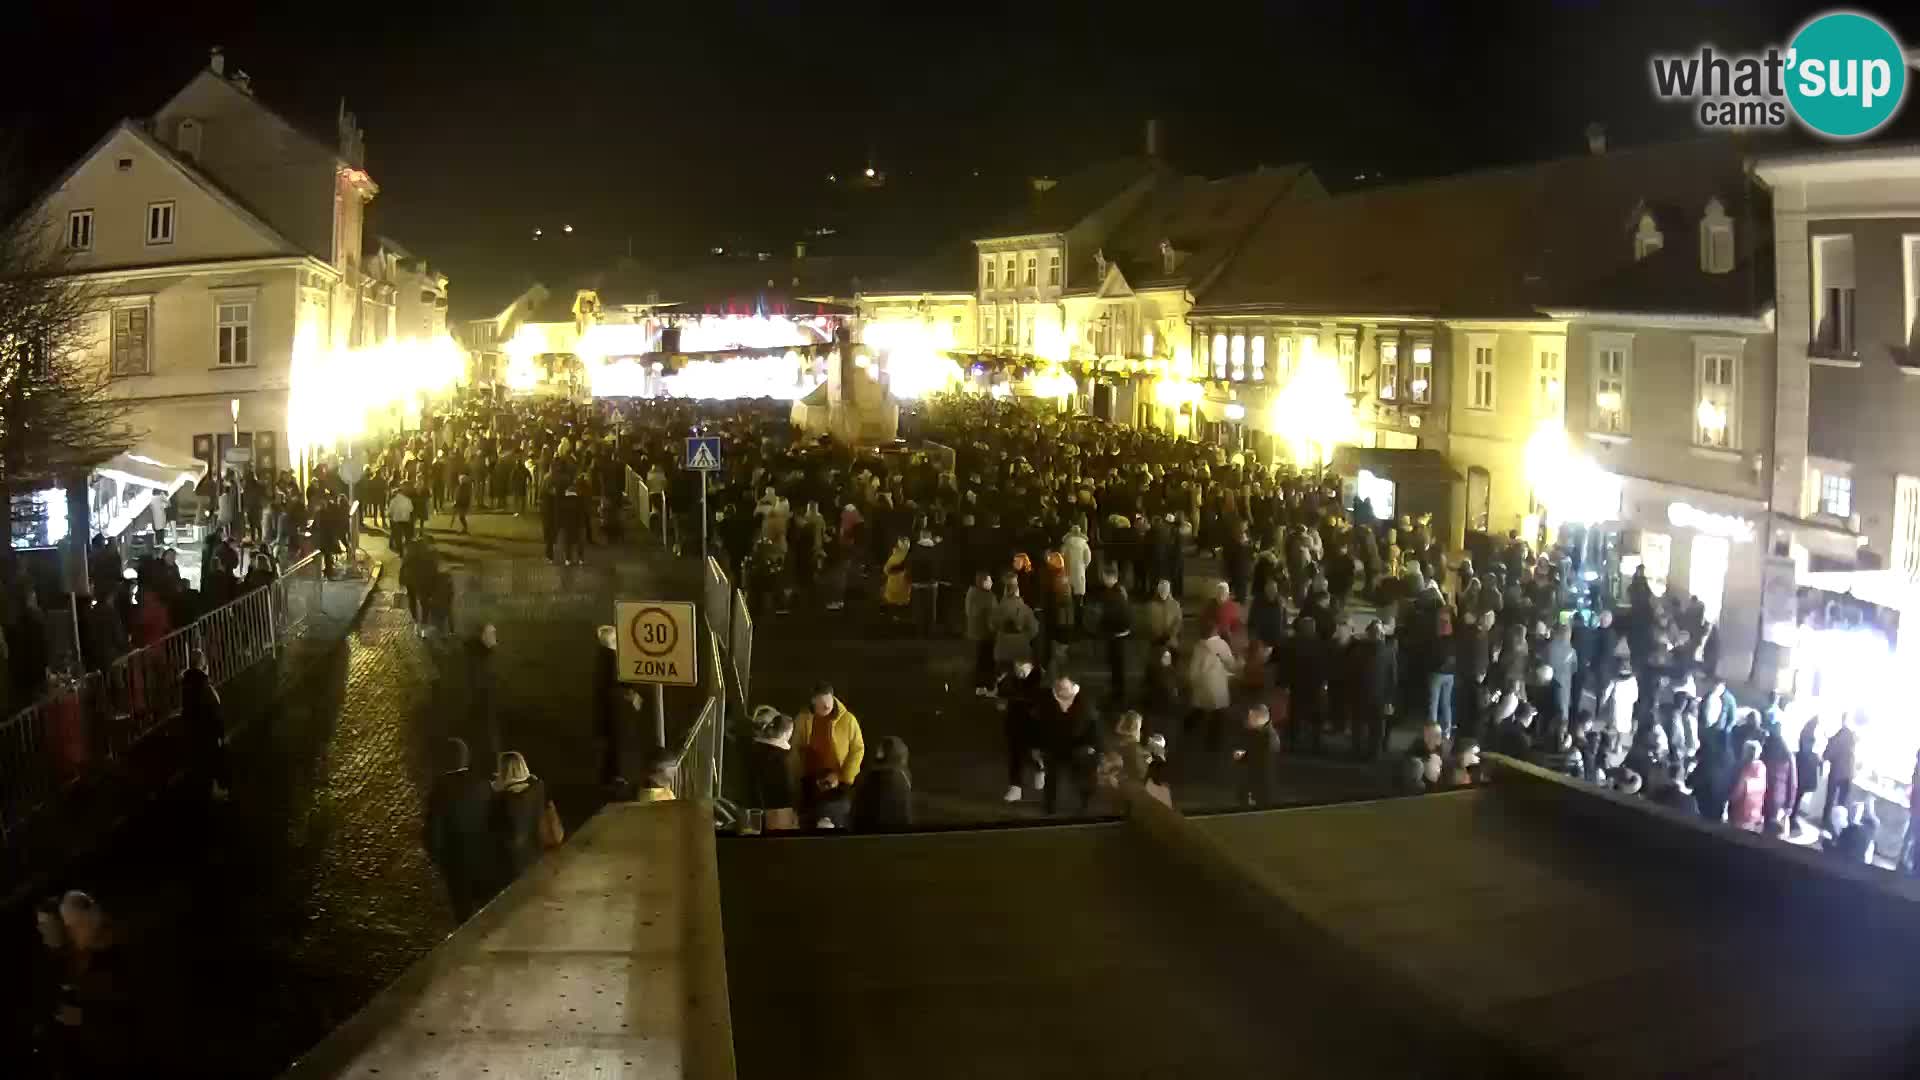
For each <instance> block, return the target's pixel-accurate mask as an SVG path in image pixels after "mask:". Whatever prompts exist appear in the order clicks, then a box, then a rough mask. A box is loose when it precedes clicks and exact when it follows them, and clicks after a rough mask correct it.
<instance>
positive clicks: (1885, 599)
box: [1794, 570, 1920, 615]
mask: <svg viewBox="0 0 1920 1080" xmlns="http://www.w3.org/2000/svg"><path fill="white" fill-rule="evenodd" d="M1794 584H1795V585H1798V586H1800V587H1801V588H1803V589H1819V590H1820V591H1821V592H1830V593H1838V594H1840V595H1843V596H1851V597H1853V598H1854V599H1856V600H1862V601H1865V602H1866V603H1869V604H1872V605H1874V606H1875V607H1883V608H1887V609H1889V610H1892V611H1897V612H1900V613H1901V614H1902V615H1904V614H1906V613H1907V612H1909V611H1920V583H1915V582H1914V581H1913V580H1912V579H1911V578H1908V577H1907V575H1906V574H1904V573H1902V572H1900V571H1898V570H1816V571H1814V572H1812V573H1809V574H1801V575H1800V576H1799V577H1798V578H1797V579H1796V580H1795V581H1794Z"/></svg>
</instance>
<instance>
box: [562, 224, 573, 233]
mask: <svg viewBox="0 0 1920 1080" xmlns="http://www.w3.org/2000/svg"><path fill="white" fill-rule="evenodd" d="M560 231H561V232H572V231H573V226H571V225H562V226H560Z"/></svg>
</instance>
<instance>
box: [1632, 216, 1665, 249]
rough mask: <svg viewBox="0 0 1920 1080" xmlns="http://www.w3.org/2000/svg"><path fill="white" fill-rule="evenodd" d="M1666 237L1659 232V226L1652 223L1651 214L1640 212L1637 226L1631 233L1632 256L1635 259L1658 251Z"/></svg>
mask: <svg viewBox="0 0 1920 1080" xmlns="http://www.w3.org/2000/svg"><path fill="white" fill-rule="evenodd" d="M1666 242H1667V238H1666V237H1664V236H1662V235H1661V234H1660V226H1658V225H1656V224H1654V220H1653V215H1652V214H1641V215H1640V225H1639V228H1638V229H1636V230H1635V231H1634V234H1633V257H1634V259H1636V260H1639V259H1644V258H1646V257H1647V256H1649V255H1651V254H1653V253H1654V252H1656V251H1659V250H1660V248H1661V245H1663V244H1665V243H1666Z"/></svg>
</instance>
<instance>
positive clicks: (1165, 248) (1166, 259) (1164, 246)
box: [1160, 240, 1180, 274]
mask: <svg viewBox="0 0 1920 1080" xmlns="http://www.w3.org/2000/svg"><path fill="white" fill-rule="evenodd" d="M1179 262H1180V260H1179V257H1178V253H1177V252H1175V251H1174V250H1173V245H1172V244H1171V243H1169V242H1168V241H1165V240H1162V241H1160V272H1161V273H1163V274H1171V273H1173V270H1174V267H1176V266H1178V265H1179Z"/></svg>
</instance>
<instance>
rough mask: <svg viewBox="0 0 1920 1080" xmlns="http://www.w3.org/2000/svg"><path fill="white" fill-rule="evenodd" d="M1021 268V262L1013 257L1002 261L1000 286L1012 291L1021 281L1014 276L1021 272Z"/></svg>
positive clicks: (1010, 256)
mask: <svg viewBox="0 0 1920 1080" xmlns="http://www.w3.org/2000/svg"><path fill="white" fill-rule="evenodd" d="M1019 267H1020V260H1019V259H1018V258H1016V257H1014V256H1012V255H1009V256H1007V257H1006V258H1005V259H1004V260H1002V262H1001V264H1000V285H1001V287H1002V288H1006V289H1011V288H1013V287H1014V285H1016V284H1017V283H1018V282H1019V280H1020V279H1019V278H1017V277H1015V276H1014V275H1015V274H1016V273H1018V272H1019Z"/></svg>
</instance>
